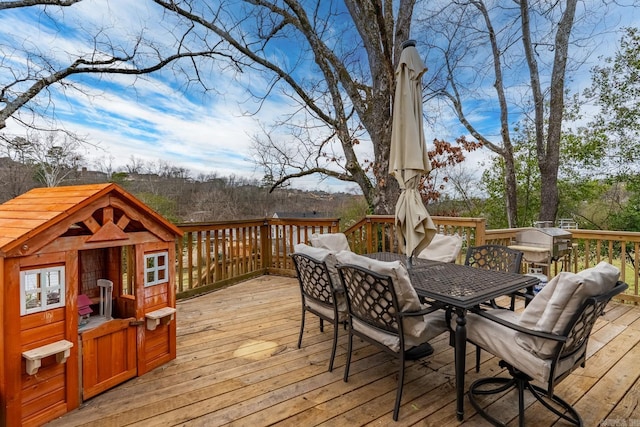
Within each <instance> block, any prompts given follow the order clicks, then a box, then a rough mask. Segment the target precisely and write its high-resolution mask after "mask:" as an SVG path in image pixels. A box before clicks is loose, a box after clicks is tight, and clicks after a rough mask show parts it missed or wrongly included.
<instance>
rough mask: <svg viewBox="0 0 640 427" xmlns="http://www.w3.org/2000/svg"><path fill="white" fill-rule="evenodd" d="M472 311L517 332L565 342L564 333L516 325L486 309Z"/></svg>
mask: <svg viewBox="0 0 640 427" xmlns="http://www.w3.org/2000/svg"><path fill="white" fill-rule="evenodd" d="M473 312H474V313H475V314H477V315H478V316H480V317H484V318H485V319H488V320H491V321H492V322H496V323H498V324H500V325H502V326H505V327H507V328H510V329H513V330H516V331H518V332H521V333H523V334H527V335H531V336H533V337H539V338H545V339H549V340H553V341H558V342H565V341H567V337H566V336H564V335H557V334H551V333H549V332H542V331H534V330H533V329H528V328H524V327H522V326H520V325H517V324H515V323H512V322H509V321H508V320H504V319H501V318H500V317H497V316H494V315H492V314H491V313H489V312H487V311H483V310H473Z"/></svg>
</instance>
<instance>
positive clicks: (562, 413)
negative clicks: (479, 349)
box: [469, 377, 583, 426]
mask: <svg viewBox="0 0 640 427" xmlns="http://www.w3.org/2000/svg"><path fill="white" fill-rule="evenodd" d="M486 385H488V386H493V388H487V387H484V386H486ZM511 388H516V389H517V390H518V423H519V425H520V426H524V425H525V404H524V390H525V389H527V390H529V391H530V392H531V394H532V395H533V397H535V398H536V400H538V401H539V402H540V403H541V404H542V405H543V406H544V407H545V408H547V409H548V410H549V411H551V412H553V413H554V414H555V415H557V416H558V417H560V418H562V419H564V420H566V421H568V422H570V423H571V424H573V425H577V426H582V425H583V424H582V419H581V418H580V415H579V414H578V412H577V411H576V410H575V409H574V408H573V407H572V406H571V405H570V404H569V403H567V402H566V401H564V400H562V399H561V398H559V397H558V396H556V395H555V394H553V395H551V396H548V395H547V391H546V390H544V389H543V388H540V387H538V386H536V385H533V384H531V383H530V382H529V381H528V380H526V379H523V378H520V377H516V378H513V377H512V378H501V377H497V378H495V377H492V378H482V379H479V380H477V381H474V382H473V383H472V384H471V386H470V387H469V401H470V402H471V405H472V406H473V407H474V408H475V410H476V411H477V412H478V414H479V415H480V416H482V417H483V418H484V419H486V420H488V421H489V422H491V423H492V424H493V425H496V426H504V425H505V424H504V423H503V422H502V421H500V420H498V419H497V418H494V417H493V416H492V415H491V414H489V413H488V412H487V411H486V410H485V408H484V407H483V404H482V403H481V402H479V401H478V400H477V396H483V395H492V394H499V393H503V392H505V391H507V390H509V389H511ZM549 402H552V403H553V404H551V403H549ZM554 405H555V406H554Z"/></svg>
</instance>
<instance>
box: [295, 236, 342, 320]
mask: <svg viewBox="0 0 640 427" xmlns="http://www.w3.org/2000/svg"><path fill="white" fill-rule="evenodd" d="M293 250H294V251H295V252H297V253H300V254H304V255H308V256H310V257H311V258H313V259H315V260H318V261H324V263H325V264H326V265H327V271H328V273H329V278H330V279H331V284H332V285H333V288H334V289H335V290H337V291H340V292H339V293H337V294H336V302H337V303H338V312H340V313H343V314H344V313H346V312H347V301H346V299H345V298H344V294H343V293H342V290H343V289H344V288H343V287H342V280H340V273H338V269H337V268H336V266H337V265H338V261H337V260H336V254H335V252H333V251H330V250H327V249H323V248H314V247H313V246H309V245H305V244H304V243H299V244H297V245H295V246H294V247H293ZM316 305H317V304H316ZM312 308H314V309H316V310H318V311H320V310H319V309H318V308H317V307H312ZM329 317H331V318H333V313H331V316H329ZM342 320H344V319H341V321H342Z"/></svg>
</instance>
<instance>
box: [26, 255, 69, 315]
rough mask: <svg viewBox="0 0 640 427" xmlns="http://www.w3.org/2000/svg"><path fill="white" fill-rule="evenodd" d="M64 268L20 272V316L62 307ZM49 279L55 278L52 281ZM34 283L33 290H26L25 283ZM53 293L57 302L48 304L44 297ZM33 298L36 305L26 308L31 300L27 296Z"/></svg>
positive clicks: (63, 303)
mask: <svg viewBox="0 0 640 427" xmlns="http://www.w3.org/2000/svg"><path fill="white" fill-rule="evenodd" d="M64 270H65V269H64V266H62V265H61V266H56V267H44V268H33V269H27V270H20V315H21V316H24V315H27V314H32V313H38V312H40V311H46V310H51V309H53V308H58V307H64V305H65V294H66V290H67V286H66V281H65V275H64ZM51 278H56V279H57V283H56V281H55V280H54V281H52V280H51ZM28 281H31V282H32V281H35V283H33V284H34V285H35V288H34V289H27V284H28V283H27V282H28ZM54 291H57V292H58V295H59V298H58V301H57V302H54V303H49V302H48V300H47V298H46V295H47V294H48V293H52V292H54ZM30 295H31V296H32V297H33V298H35V300H36V301H38V300H39V301H40V302H39V303H36V305H32V306H31V307H27V303H28V301H30V300H32V299H31V298H29V296H30Z"/></svg>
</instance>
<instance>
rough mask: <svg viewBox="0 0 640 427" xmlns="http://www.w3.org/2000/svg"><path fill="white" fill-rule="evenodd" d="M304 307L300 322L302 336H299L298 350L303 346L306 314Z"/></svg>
mask: <svg viewBox="0 0 640 427" xmlns="http://www.w3.org/2000/svg"><path fill="white" fill-rule="evenodd" d="M306 312H307V311H306V310H305V309H304V306H303V307H302V320H301V321H300V335H299V336H298V348H300V346H301V345H302V333H303V332H304V318H305V314H306Z"/></svg>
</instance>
